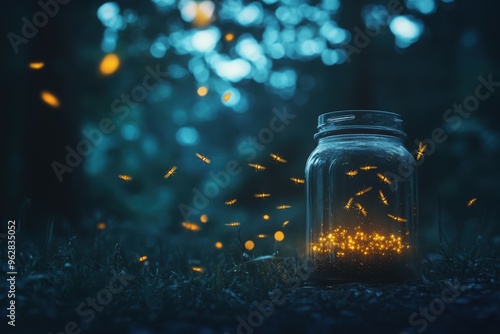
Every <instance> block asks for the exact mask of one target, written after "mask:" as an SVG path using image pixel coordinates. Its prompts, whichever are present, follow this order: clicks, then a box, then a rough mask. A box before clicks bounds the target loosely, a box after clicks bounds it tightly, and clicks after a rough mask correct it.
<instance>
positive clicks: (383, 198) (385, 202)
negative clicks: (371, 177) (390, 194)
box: [378, 190, 389, 205]
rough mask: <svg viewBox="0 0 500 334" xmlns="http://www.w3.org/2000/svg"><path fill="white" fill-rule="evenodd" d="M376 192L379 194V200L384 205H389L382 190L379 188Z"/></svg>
mask: <svg viewBox="0 0 500 334" xmlns="http://www.w3.org/2000/svg"><path fill="white" fill-rule="evenodd" d="M378 194H379V195H380V200H381V201H382V203H384V205H389V203H388V202H387V198H386V197H385V195H384V193H383V192H382V190H379V191H378Z"/></svg>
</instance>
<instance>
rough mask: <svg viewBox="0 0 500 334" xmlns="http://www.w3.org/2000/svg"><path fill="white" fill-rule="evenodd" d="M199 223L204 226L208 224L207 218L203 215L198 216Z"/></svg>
mask: <svg viewBox="0 0 500 334" xmlns="http://www.w3.org/2000/svg"><path fill="white" fill-rule="evenodd" d="M200 221H201V222H202V223H203V224H205V223H206V222H208V216H207V215H205V214H203V215H201V216H200Z"/></svg>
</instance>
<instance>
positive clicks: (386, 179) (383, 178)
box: [377, 173, 392, 184]
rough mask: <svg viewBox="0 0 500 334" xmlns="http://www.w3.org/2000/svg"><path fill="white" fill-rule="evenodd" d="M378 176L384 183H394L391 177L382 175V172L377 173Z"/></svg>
mask: <svg viewBox="0 0 500 334" xmlns="http://www.w3.org/2000/svg"><path fill="white" fill-rule="evenodd" d="M377 176H378V178H379V179H380V181H382V182H384V183H387V184H392V182H391V180H389V179H388V178H387V176H385V175H382V174H380V173H377Z"/></svg>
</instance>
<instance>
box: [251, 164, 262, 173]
mask: <svg viewBox="0 0 500 334" xmlns="http://www.w3.org/2000/svg"><path fill="white" fill-rule="evenodd" d="M248 166H250V167H252V168H255V171H256V172H260V171H261V170H264V169H266V167H264V166H262V165H259V164H248Z"/></svg>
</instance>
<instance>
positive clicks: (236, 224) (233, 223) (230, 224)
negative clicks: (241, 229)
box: [224, 222, 240, 227]
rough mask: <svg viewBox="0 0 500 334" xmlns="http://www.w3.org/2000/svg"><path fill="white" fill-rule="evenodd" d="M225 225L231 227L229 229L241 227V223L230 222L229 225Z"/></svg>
mask: <svg viewBox="0 0 500 334" xmlns="http://www.w3.org/2000/svg"><path fill="white" fill-rule="evenodd" d="M224 225H226V226H229V227H235V226H240V222H230V223H227V224H224Z"/></svg>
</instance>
